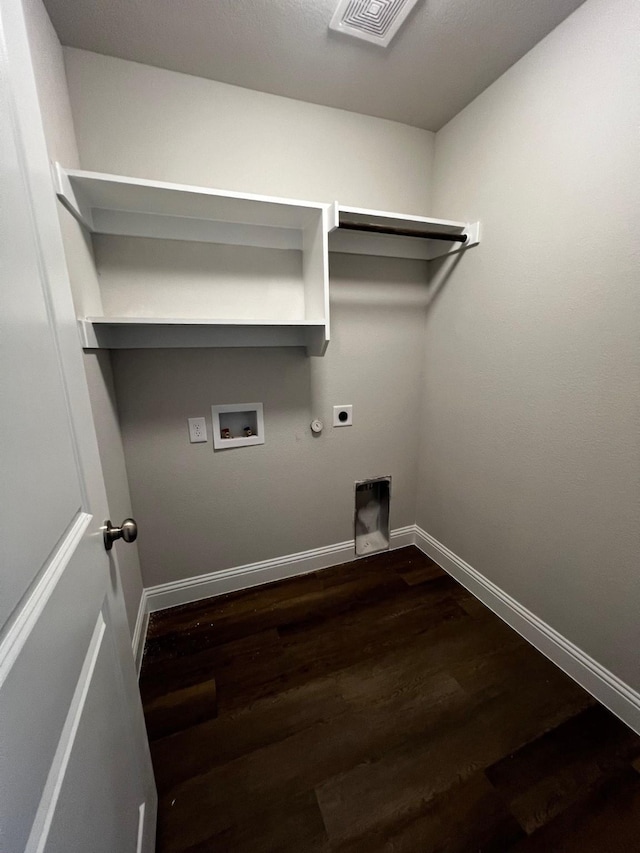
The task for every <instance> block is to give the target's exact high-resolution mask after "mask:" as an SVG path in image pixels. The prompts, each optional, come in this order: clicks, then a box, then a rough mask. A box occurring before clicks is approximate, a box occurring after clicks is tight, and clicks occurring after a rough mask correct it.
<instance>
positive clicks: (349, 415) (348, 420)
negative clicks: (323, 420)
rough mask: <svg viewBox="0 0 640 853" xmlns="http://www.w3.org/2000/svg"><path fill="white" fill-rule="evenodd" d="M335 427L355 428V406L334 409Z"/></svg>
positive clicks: (335, 407)
mask: <svg viewBox="0 0 640 853" xmlns="http://www.w3.org/2000/svg"><path fill="white" fill-rule="evenodd" d="M345 415H346V417H345ZM341 416H342V417H341ZM333 425H334V427H345V426H353V406H352V405H351V403H346V404H345V405H344V406H334V407H333Z"/></svg>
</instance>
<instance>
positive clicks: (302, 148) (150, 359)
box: [65, 50, 433, 586]
mask: <svg viewBox="0 0 640 853" xmlns="http://www.w3.org/2000/svg"><path fill="white" fill-rule="evenodd" d="M65 56H66V67H67V74H68V79H69V88H70V93H71V102H72V109H73V113H74V120H75V124H76V130H77V134H78V144H79V148H80V158H81V162H82V165H83V167H84V168H88V169H94V170H98V171H112V172H116V173H121V174H129V175H136V176H140V177H149V178H158V179H162V180H174V181H182V182H186V183H194V184H201V185H208V186H218V187H223V188H227V189H233V190H244V191H250V192H260V193H271V194H275V195H284V196H290V197H297V198H308V199H312V200H325V201H332V200H334V199H335V198H339V199H340V201H341V202H343V203H344V204H348V205H353V206H362V207H377V208H382V209H394V210H399V211H405V212H409V213H423V214H424V213H426V212H427V210H428V204H429V181H430V165H431V159H432V147H433V134H431V133H428V132H426V131H422V130H417V129H415V128H410V127H406V126H404V125H400V124H396V123H394V122H388V121H383V120H380V119H373V118H369V117H366V116H361V115H353V114H350V113H347V112H343V111H341V110H334V109H330V108H327V107H319V106H315V105H311V104H304V103H300V102H296V101H291V100H288V99H286V98H278V97H275V96H272V95H265V94H263V93H259V92H250V91H248V90H243V89H239V88H237V87H234V86H227V85H225V84H221V83H215V82H213V81H210V80H200V79H197V78H194V77H189V76H186V75H182V74H176V73H174V72H169V71H162V70H159V69H156V68H149V67H146V66H142V65H138V64H135V63H130V62H124V61H122V60H117V59H112V58H108V57H103V56H98V55H96V54H91V53H87V52H85V51H78V50H66V51H65ZM108 241H109V238H101V239H100V240H99V241H98V242H99V258H100V264H101V265H103V266H104V267H105V269H104V270H103V279H104V281H105V283H107V282H108V284H109V296H108V299H110V300H113V299H114V298H116V296H117V292H118V288H120V287H121V286H122V284H123V281H124V278H123V273H122V265H123V264H125V261H126V264H125V265H126V270H125V278H126V275H129V273H128V272H127V270H134V269H137V266H136V262H135V258H134V255H133V254H132V253H135V246H134V245H133V244H134V243H135V241H126V253H127V255H126V259H125V256H124V254H123V253H122V251H120V250H121V249H122V248H124V247H123V244H122V241H119V242H118V241H117V240H115V241H111V242H112V245H111V247H110V248H109V247H108V246H107V245H106V242H108ZM150 242H151V241H139V250H140V252H143V253H144V252H148V250H149V245H148V244H149V243H150ZM184 246H186V247H187V250H188V248H189V244H184ZM118 247H120V248H118ZM177 251H178V250H177ZM114 253H115V255H116V256H117V257H116V258H115V259H116V260H118V258H119V262H120V267H119V268H118V270H115V269H114V268H113V266H112V268H111V273H110V274H107V273H106V265H108V264H109V262H110V261H113V260H114ZM207 253H209V254H212V255H215V254H216V253H215V251H214V252H210V251H209V250H208V249H207V250H205V254H207ZM200 254H202V252H200ZM196 266H197V264H196ZM182 272H183V273H184V274H183V275H182V277H181V281H182V282H183V283H184V281H185V280H188V276H189V266H188V264H185V266H184V269H183V271H182ZM191 273H192V275H193V276H194V278H193V281H194V282H195V281H196V278H195V275H196V271H195V268H192V269H191ZM176 274H177V275H180V271H178V272H177V273H176ZM201 282H202V276H201V271H200V274H199V277H198V286H201ZM426 282H427V265H426V264H425V263H423V262H410V261H400V260H391V259H389V260H380V259H371V258H369V259H367V258H362V257H358V256H342V255H334V256H332V258H331V312H332V313H331V321H332V341H331V344H330V346H329V350H328V353H327V355H326V356H325V358H323V359H309V358H307V357H306V356H305V355H304V353H303V352H302V351H301V350H297V349H294V350H289V349H277V348H276V349H231V350H224V349H218V350H204V349H203V350H152V351H134V350H130V351H120V352H117V353H114V355H113V366H114V378H115V386H116V392H117V397H118V406H119V412H120V423H121V427H122V440H123V444H124V448H125V454H126V459H127V470H128V472H129V480H130V488H131V495H132V499H133V507H134V512H135V515H136V518H137V521H138V522H139V525H140V538H139V540H138V544H139V549H140V555H141V562H142V570H143V577H144V583H145V586H152V585H155V584H158V583H164V582H168V581H174V580H179V579H182V578H188V577H192V576H194V575H198V574H202V573H205V572H210V571H214V570H217V569H224V568H228V567H231V566H237V565H242V564H244V563H248V562H253V561H258V560H264V559H268V558H271V557H278V556H281V555H284V554H289V553H293V552H297V551H303V550H307V549H310V548H314V547H319V546H323V545H329V544H333V543H336V542H341V541H344V540H346V539H349V538H352V536H353V526H352V525H353V501H354V495H353V484H354V481H355V480H356V479H362V478H365V477H372V476H377V475H380V474H391V475H392V476H393V497H392V513H391V522H392V526H393V527H396V528H397V527H402V526H404V525H406V524H412V523H413V522H414V513H415V492H416V468H415V459H416V456H417V449H418V418H419V408H420V392H421V372H422V351H423V346H424V322H425V306H426V299H427V284H426ZM236 286H237V285H236ZM110 305H111V310H112V311H113V310H114V306H113V304H112V302H110ZM253 401H261V402H263V403H264V407H265V408H264V412H265V430H266V444H265V445H264V446H258V447H249V448H243V449H237V450H235V449H234V450H225V451H220V452H216V453H214V452H213V447H212V441H211V405H212V404H214V403H235V402H253ZM340 403H352V404H353V405H354V426H353V427H350V428H344V429H336V430H333V429H332V428H331V426H330V423H331V416H332V406H333V405H334V404H340ZM203 415H204V416H206V418H207V423H208V428H209V441H208V443H207V444H202V445H198V444H195V445H191V444H189V442H188V433H187V418H188V417H195V416H203ZM314 417H320V418H322V419H323V420H324V421H325V424H326V428H325V431H324V433H323V435H322V436H320V437H317V438H316V437H313V436H312V434H311V431H310V428H309V424H310V422H311V420H312V418H314Z"/></svg>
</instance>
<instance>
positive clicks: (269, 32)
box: [45, 0, 583, 130]
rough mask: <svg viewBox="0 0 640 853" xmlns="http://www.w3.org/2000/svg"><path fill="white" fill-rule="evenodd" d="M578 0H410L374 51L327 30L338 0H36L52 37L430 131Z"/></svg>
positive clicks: (575, 6)
mask: <svg viewBox="0 0 640 853" xmlns="http://www.w3.org/2000/svg"><path fill="white" fill-rule="evenodd" d="M582 2H583V0H419V2H418V5H417V6H416V8H415V9H414V10H413V12H412V13H411V14H410V16H409V18H408V19H407V21H406V22H405V24H404V25H403V27H402V29H401V30H400V32H399V33H398V35H397V36H396V37H395V39H394V40H393V41H392V43H391V45H390V47H389V48H387V49H384V48H381V47H378V46H376V45H370V44H367V43H366V42H361V41H354V40H353V39H349V38H347V37H345V36H344V35H341V34H339V33H334V32H332V31H330V30H329V29H328V24H329V21H330V20H331V16H332V14H333V11H334V9H335V7H336V5H337V0H45V5H46V7H47V9H48V11H49V14H50V16H51V19H52V21H53V24H54V26H55V28H56V30H57V32H58V35H59V37H60V40H61V41H62V43H63V44H65V45H71V46H73V47H80V48H85V49H86V50H93V51H96V52H97V53H104V54H108V55H110V56H118V57H121V58H122V59H130V60H134V61H136V62H143V63H146V64H148V65H155V66H159V67H161V68H169V69H172V70H174V71H182V72H184V73H187V74H195V75H198V76H200V77H209V78H210V79H212V80H220V81H223V82H225V83H233V84H235V85H238V86H244V87H246V88H248V89H258V90H260V91H263V92H272V93H274V94H277V95H285V96H287V97H290V98H297V99H298V100H301V101H310V102H312V103H316V104H326V105H327V106H331V107H340V108H342V109H345V110H351V111H353V112H358V113H365V114H367V115H372V116H379V117H380V118H387V119H393V120H395V121H400V122H404V123H406V124H411V125H415V126H416V127H422V128H425V129H427V130H438V129H439V128H440V127H442V125H443V124H445V123H446V122H447V121H448V120H449V119H450V118H452V116H454V115H455V114H456V113H457V112H459V111H460V110H461V109H462V108H463V107H464V106H466V104H468V103H469V102H470V101H471V100H473V98H474V97H475V96H476V95H478V94H479V93H480V92H481V91H482V90H483V89H485V88H486V87H487V86H488V85H490V84H491V83H492V82H493V81H494V80H496V79H497V78H498V77H499V76H500V75H501V74H502V73H503V72H504V71H505V70H506V69H507V68H508V67H509V66H510V65H512V64H513V63H514V62H516V61H517V60H518V59H519V58H520V57H521V56H523V55H524V54H525V53H526V52H527V51H528V50H529V49H530V48H532V47H533V45H535V44H536V43H537V42H538V41H540V39H541V38H543V37H544V36H545V35H546V34H547V33H548V32H550V31H551V30H552V29H553V28H554V27H555V26H557V24H559V23H560V22H561V21H562V20H564V18H566V17H567V15H569V14H570V13H571V12H572V11H573V10H574V9H576V8H577V7H578V6H580V4H581V3H582Z"/></svg>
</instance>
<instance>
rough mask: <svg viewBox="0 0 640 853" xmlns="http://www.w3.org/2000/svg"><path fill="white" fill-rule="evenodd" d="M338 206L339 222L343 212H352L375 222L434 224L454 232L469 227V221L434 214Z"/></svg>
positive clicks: (337, 204) (459, 231)
mask: <svg viewBox="0 0 640 853" xmlns="http://www.w3.org/2000/svg"><path fill="white" fill-rule="evenodd" d="M336 207H337V215H338V223H339V221H340V219H339V217H340V214H341V213H350V214H352V215H354V216H358V217H362V218H365V217H366V218H370V219H371V220H372V221H374V222H375V220H376V219H378V220H380V219H392V220H394V221H395V222H396V223H397V224H400V223H402V222H406V223H407V225H432V226H435V227H442V228H443V229H447V230H448V231H450V232H452V233H456V232H458V233H461V232H462V231H464V229H465V228H467V227H468V223H467V222H460V221H455V220H452V219H438V218H436V217H433V216H416V215H415V214H412V213H395V212H393V211H387V210H369V209H367V208H364V207H347V206H345V205H341V204H339V203H338V202H336Z"/></svg>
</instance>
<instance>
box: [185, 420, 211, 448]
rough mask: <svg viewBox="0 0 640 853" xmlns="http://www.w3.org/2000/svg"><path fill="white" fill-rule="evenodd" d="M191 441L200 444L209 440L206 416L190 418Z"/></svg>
mask: <svg viewBox="0 0 640 853" xmlns="http://www.w3.org/2000/svg"><path fill="white" fill-rule="evenodd" d="M188 422H189V441H190V442H191V444H200V443H201V442H203V441H206V440H207V424H206V422H205V419H204V418H189V419H188Z"/></svg>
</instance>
